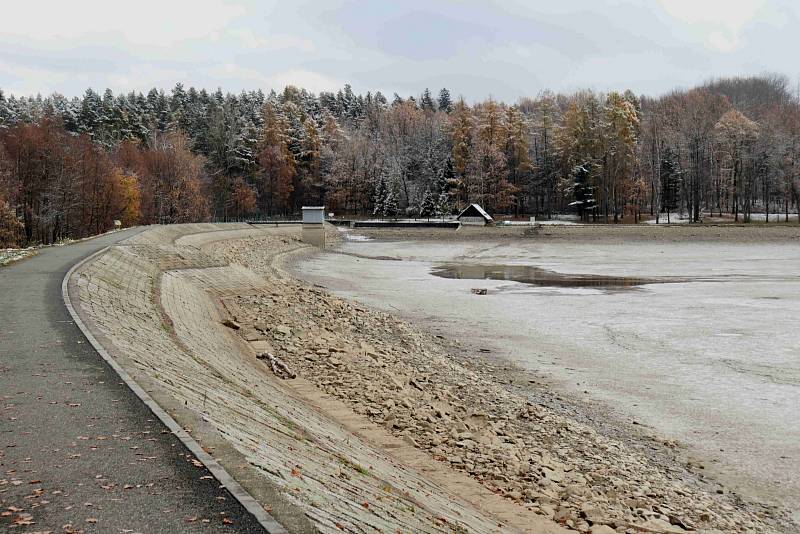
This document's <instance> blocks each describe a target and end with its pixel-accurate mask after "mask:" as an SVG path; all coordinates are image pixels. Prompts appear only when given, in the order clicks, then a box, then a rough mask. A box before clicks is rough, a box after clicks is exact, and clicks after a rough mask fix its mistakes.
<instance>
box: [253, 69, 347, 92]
mask: <svg viewBox="0 0 800 534" xmlns="http://www.w3.org/2000/svg"><path fill="white" fill-rule="evenodd" d="M269 79H270V85H269V87H273V88H275V89H276V90H278V89H283V88H284V87H285V86H287V85H296V86H297V87H302V88H305V89H308V90H309V91H311V92H312V93H319V92H320V91H334V90H338V89H341V88H342V87H343V86H344V84H345V82H344V81H343V80H340V79H337V78H332V77H330V76H326V75H324V74H320V73H319V72H313V71H310V70H288V71H285V72H281V73H278V74H275V75H273V76H271V77H270V78H269Z"/></svg>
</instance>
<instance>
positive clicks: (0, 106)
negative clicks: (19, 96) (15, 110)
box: [0, 89, 11, 130]
mask: <svg viewBox="0 0 800 534" xmlns="http://www.w3.org/2000/svg"><path fill="white" fill-rule="evenodd" d="M10 119H11V111H10V110H9V109H8V100H6V96H5V95H4V94H3V90H2V89H0V130H2V129H3V128H8V127H9V126H11V124H10V122H11V121H10Z"/></svg>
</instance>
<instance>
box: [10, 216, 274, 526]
mask: <svg viewBox="0 0 800 534" xmlns="http://www.w3.org/2000/svg"><path fill="white" fill-rule="evenodd" d="M137 231H138V230H128V231H124V232H121V233H115V234H110V235H106V236H103V237H99V238H96V239H92V240H89V241H84V242H81V243H76V244H73V245H70V246H64V247H52V248H46V249H43V250H41V251H40V253H39V254H38V255H37V256H36V257H34V258H31V259H28V260H23V261H21V262H19V263H16V264H13V265H11V266H9V267H0V531H5V530H7V529H10V528H11V526H12V525H15V524H16V525H17V527H16V528H14V529H13V530H10V531H11V532H14V531H18V532H32V531H48V530H52V531H54V532H80V531H85V532H92V531H95V532H117V533H136V532H142V533H157V532H170V533H171V532H218V531H221V530H224V531H226V532H228V531H230V532H262V529H261V527H260V526H259V525H258V523H257V522H256V521H255V520H254V519H253V517H252V516H251V515H250V514H248V513H247V512H246V511H245V510H244V509H243V508H242V507H241V506H240V505H239V503H238V502H237V501H236V500H234V499H233V498H232V497H231V496H230V494H229V493H228V492H227V491H226V490H225V489H220V488H219V482H218V481H217V480H215V479H214V478H213V477H211V476H209V473H208V471H206V469H205V468H204V467H202V465H201V466H200V467H198V466H197V465H195V463H193V460H194V457H193V456H192V455H191V454H190V453H189V451H188V450H187V449H186V448H185V447H184V446H183V445H182V444H181V442H180V441H179V440H178V439H177V438H175V437H174V436H173V435H172V434H171V433H170V432H169V431H168V430H167V428H166V427H165V426H164V425H163V424H162V423H161V422H160V421H158V419H156V418H155V417H154V416H153V414H152V413H151V412H150V411H149V410H148V409H147V408H146V407H145V406H144V404H142V403H141V401H140V400H139V399H138V398H137V397H136V396H135V395H134V394H133V393H132V392H131V391H130V390H129V389H128V388H127V387H126V386H125V385H124V384H123V383H122V382H121V381H120V380H119V378H118V377H117V375H116V374H115V372H114V371H113V370H112V369H111V368H110V367H109V366H108V365H107V364H106V363H105V362H104V361H103V359H102V358H101V357H100V356H99V355H98V354H97V353H96V352H95V351H94V349H92V347H91V345H89V344H88V343H87V341H86V339H85V338H84V336H83V334H82V333H81V332H80V330H79V329H78V327H77V326H75V324H74V323H73V322H72V318H71V317H70V315H69V313H68V312H67V310H66V308H65V306H64V303H63V300H62V297H61V280H62V278H63V277H64V275H65V273H66V272H67V271H68V270H69V268H70V267H71V266H72V265H74V264H75V263H76V262H78V261H80V260H81V259H82V258H84V257H86V256H88V255H89V254H92V253H93V252H95V251H97V250H100V249H101V248H103V247H105V246H108V245H110V244H113V243H115V242H117V241H120V240H122V239H125V238H127V237H130V236H131V235H134V234H135V233H136V232H137Z"/></svg>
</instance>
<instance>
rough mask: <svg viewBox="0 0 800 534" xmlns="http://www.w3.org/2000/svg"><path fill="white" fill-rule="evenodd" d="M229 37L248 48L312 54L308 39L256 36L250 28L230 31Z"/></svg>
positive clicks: (312, 46) (285, 36) (311, 46)
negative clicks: (293, 50) (290, 50)
mask: <svg viewBox="0 0 800 534" xmlns="http://www.w3.org/2000/svg"><path fill="white" fill-rule="evenodd" d="M230 33H231V35H233V36H234V37H236V38H238V39H239V40H240V41H241V42H242V43H243V44H244V45H245V46H246V47H248V48H261V49H264V50H286V49H296V50H302V51H303V52H313V51H314V43H313V42H312V41H311V40H309V39H303V38H301V37H295V36H293V35H272V34H271V35H257V34H256V33H255V32H253V30H251V29H250V28H238V29H235V30H231V31H230Z"/></svg>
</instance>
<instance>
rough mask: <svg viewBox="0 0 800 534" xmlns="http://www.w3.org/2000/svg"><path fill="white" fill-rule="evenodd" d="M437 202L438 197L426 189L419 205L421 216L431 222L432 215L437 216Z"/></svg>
mask: <svg viewBox="0 0 800 534" xmlns="http://www.w3.org/2000/svg"><path fill="white" fill-rule="evenodd" d="M437 200H438V199H437V197H436V196H434V195H433V194H432V193H431V190H430V188H429V189H426V190H425V193H424V194H423V195H422V200H421V201H420V203H419V214H420V216H421V217H426V218H427V219H428V220H430V218H431V216H432V215H436V208H437Z"/></svg>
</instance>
